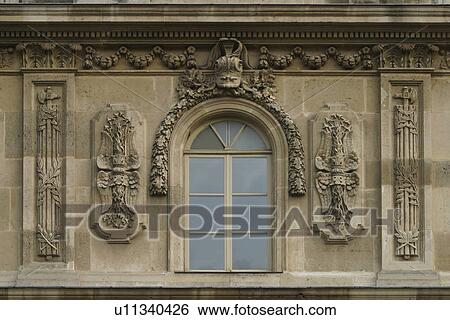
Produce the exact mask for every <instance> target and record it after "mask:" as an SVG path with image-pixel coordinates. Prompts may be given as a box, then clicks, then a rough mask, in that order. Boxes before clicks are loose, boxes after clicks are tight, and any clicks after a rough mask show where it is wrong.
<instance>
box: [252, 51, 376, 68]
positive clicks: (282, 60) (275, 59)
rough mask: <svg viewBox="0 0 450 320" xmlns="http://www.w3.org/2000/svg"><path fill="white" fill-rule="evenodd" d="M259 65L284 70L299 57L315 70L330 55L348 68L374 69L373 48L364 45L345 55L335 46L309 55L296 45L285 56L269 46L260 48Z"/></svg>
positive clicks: (306, 65)
mask: <svg viewBox="0 0 450 320" xmlns="http://www.w3.org/2000/svg"><path fill="white" fill-rule="evenodd" d="M259 51H260V56H259V67H260V68H261V69H268V68H274V69H279V70H284V69H286V68H288V67H289V66H290V65H291V64H292V62H293V61H294V59H295V58H299V59H300V61H301V62H302V64H303V65H304V66H305V67H307V68H309V69H313V70H317V69H320V68H322V67H323V66H324V65H325V64H326V63H327V61H328V59H329V58H330V57H332V58H334V60H335V61H336V62H337V64H338V65H340V66H341V67H342V68H344V69H346V70H350V69H355V68H357V67H361V68H362V69H366V70H367V69H372V68H373V63H372V57H371V49H370V48H369V47H364V48H362V49H361V50H359V51H358V52H357V53H355V54H353V55H347V56H346V55H344V54H343V53H341V52H339V51H338V50H337V49H336V48H335V47H329V48H328V49H327V50H325V52H324V53H321V54H318V55H315V56H313V55H309V54H307V53H306V52H305V51H304V50H303V48H301V47H295V48H294V49H293V50H292V51H291V52H290V53H289V54H287V55H283V56H275V55H273V54H272V53H271V52H270V51H269V49H267V47H261V48H260V50H259Z"/></svg>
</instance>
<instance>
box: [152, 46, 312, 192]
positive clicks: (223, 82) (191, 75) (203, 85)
mask: <svg viewBox="0 0 450 320" xmlns="http://www.w3.org/2000/svg"><path fill="white" fill-rule="evenodd" d="M210 60H211V61H210V63H208V66H209V68H212V69H213V70H214V71H215V72H214V74H213V77H212V78H208V77H207V76H206V75H205V73H203V72H202V71H201V70H199V69H198V68H192V69H188V70H186V72H185V73H184V74H183V76H182V77H181V78H180V84H179V86H178V95H179V102H178V103H177V104H176V105H175V106H174V107H173V108H172V109H171V110H170V111H169V113H168V114H167V115H166V117H165V118H164V119H163V121H162V122H161V125H160V127H159V129H158V131H157V133H156V137H155V142H154V144H153V149H152V168H151V173H150V180H151V182H150V194H152V195H157V196H162V195H167V192H168V181H167V179H168V162H169V141H170V136H171V134H172V132H173V130H174V128H175V125H176V123H177V122H178V120H179V119H180V118H181V117H182V116H183V114H184V113H185V112H186V111H188V110H190V109H191V108H193V107H195V106H196V105H197V104H199V103H200V102H203V101H205V100H208V99H213V98H217V97H223V96H230V97H236V98H243V99H247V100H251V101H253V102H255V103H257V104H259V105H260V106H261V107H263V108H264V109H266V110H267V111H268V112H270V113H271V114H272V115H273V117H274V118H275V119H276V120H277V121H278V122H279V124H280V126H281V128H282V129H283V132H284V134H285V136H286V140H287V142H288V152H289V176H288V179H289V194H290V195H292V196H301V195H304V194H305V192H306V182H305V177H304V172H305V166H304V153H303V146H302V139H301V136H300V132H299V130H298V128H297V126H296V125H295V123H294V122H293V121H292V119H291V117H290V116H289V114H287V113H286V112H285V111H284V110H283V108H282V107H281V106H280V105H279V104H278V103H277V102H276V99H275V96H274V84H273V82H274V76H273V74H272V73H271V72H270V71H268V70H261V71H253V72H252V74H251V75H250V76H249V77H247V78H246V79H245V78H244V76H243V73H242V72H243V69H244V68H247V69H249V68H251V66H250V65H249V64H248V63H247V62H246V49H245V47H244V46H243V45H242V43H241V42H240V41H238V40H236V39H227V38H225V39H220V40H219V43H218V44H217V45H216V46H215V47H214V48H213V50H212V52H211V54H210Z"/></svg>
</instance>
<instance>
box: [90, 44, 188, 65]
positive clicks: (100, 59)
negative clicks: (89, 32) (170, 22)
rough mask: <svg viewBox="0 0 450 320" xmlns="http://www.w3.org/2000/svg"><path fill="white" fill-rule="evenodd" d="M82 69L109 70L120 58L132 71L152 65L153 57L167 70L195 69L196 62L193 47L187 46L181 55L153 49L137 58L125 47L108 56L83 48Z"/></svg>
mask: <svg viewBox="0 0 450 320" xmlns="http://www.w3.org/2000/svg"><path fill="white" fill-rule="evenodd" d="M85 53H86V55H85V57H84V68H85V69H92V68H93V67H94V65H95V66H97V67H100V68H101V69H110V68H111V67H113V66H115V65H117V63H118V62H119V61H120V59H121V58H122V57H125V59H126V60H127V62H128V64H129V65H130V66H131V67H133V68H134V69H143V68H145V67H148V66H150V65H151V64H152V62H153V60H154V59H155V57H159V58H160V59H161V61H162V63H163V64H164V65H165V66H166V67H167V68H169V69H173V70H175V69H180V68H181V67H184V66H186V68H195V67H196V66H197V62H196V61H195V56H194V54H195V47H193V46H189V47H188V48H187V49H186V50H185V51H184V53H183V54H180V55H173V54H170V53H168V52H167V51H165V50H163V49H162V48H161V47H158V46H156V47H153V49H151V50H150V52H149V53H147V54H145V55H142V56H137V55H135V54H134V53H133V52H132V51H130V50H129V49H128V48H127V47H125V46H122V47H120V48H119V49H118V50H117V51H116V52H115V53H114V54H112V55H110V56H99V55H97V52H96V51H95V49H94V48H93V47H91V46H87V47H86V48H85Z"/></svg>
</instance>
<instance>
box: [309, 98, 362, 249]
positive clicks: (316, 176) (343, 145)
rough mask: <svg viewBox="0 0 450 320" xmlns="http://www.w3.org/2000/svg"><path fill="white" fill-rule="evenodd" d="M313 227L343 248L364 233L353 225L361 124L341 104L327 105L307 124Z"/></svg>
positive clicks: (358, 199)
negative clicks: (312, 161)
mask: <svg viewBox="0 0 450 320" xmlns="http://www.w3.org/2000/svg"><path fill="white" fill-rule="evenodd" d="M310 130H311V140H312V141H311V149H312V150H311V154H314V155H315V158H314V168H313V169H312V170H311V181H312V183H311V202H312V206H311V208H312V210H313V216H312V220H313V225H314V228H315V230H318V231H319V232H320V234H321V236H322V238H323V239H324V240H325V242H326V243H330V244H346V243H348V241H350V240H352V239H353V238H354V236H355V234H357V233H358V232H360V231H361V230H362V229H364V226H363V225H362V224H360V223H357V222H353V221H352V218H353V215H354V214H356V212H354V211H353V209H352V208H355V209H359V208H362V197H361V195H360V184H361V182H360V180H361V179H362V178H361V176H362V175H361V172H363V170H362V167H363V163H364V161H362V159H361V157H362V121H361V120H360V119H359V117H358V116H357V115H356V113H354V112H353V111H350V110H348V107H347V105H345V104H342V103H330V104H327V105H326V106H325V108H324V109H323V110H322V111H321V112H319V113H317V114H316V115H315V116H314V117H313V118H312V119H311V120H310Z"/></svg>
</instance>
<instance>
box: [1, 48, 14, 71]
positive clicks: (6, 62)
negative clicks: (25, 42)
mask: <svg viewBox="0 0 450 320" xmlns="http://www.w3.org/2000/svg"><path fill="white" fill-rule="evenodd" d="M13 52H14V48H0V69H3V68H7V67H9V66H10V65H11V55H12V53H13Z"/></svg>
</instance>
